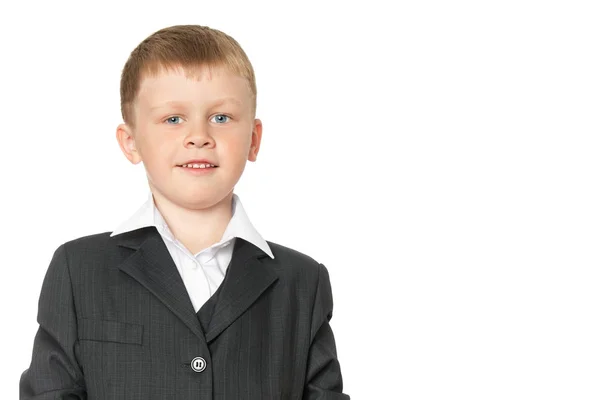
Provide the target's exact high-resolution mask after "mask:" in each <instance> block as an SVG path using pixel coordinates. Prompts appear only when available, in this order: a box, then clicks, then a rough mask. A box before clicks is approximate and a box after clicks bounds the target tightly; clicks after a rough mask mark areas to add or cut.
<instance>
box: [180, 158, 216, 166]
mask: <svg viewBox="0 0 600 400" xmlns="http://www.w3.org/2000/svg"><path fill="white" fill-rule="evenodd" d="M186 164H212V165H214V166H215V167H218V165H217V164H216V163H214V162H212V161H210V160H207V159H205V158H200V159H194V160H188V161H186V162H184V163H181V164H177V166H178V167H181V166H182V165H186Z"/></svg>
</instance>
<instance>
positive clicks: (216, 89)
mask: <svg viewBox="0 0 600 400" xmlns="http://www.w3.org/2000/svg"><path fill="white" fill-rule="evenodd" d="M198 77H199V79H197V78H195V77H190V78H189V79H188V78H186V76H185V72H184V70H183V69H181V70H179V71H178V72H171V71H167V70H163V72H162V73H161V74H160V75H158V76H156V77H146V78H144V79H143V80H142V82H141V84H140V90H139V93H138V97H137V99H136V101H135V104H134V107H133V109H134V118H135V130H134V129H132V127H130V126H128V125H126V124H121V125H119V126H118V128H117V140H118V141H119V145H120V147H121V150H122V151H123V153H124V154H125V156H126V157H127V158H128V159H129V161H131V162H132V163H133V164H137V163H139V162H140V161H142V162H143V163H144V167H145V169H146V175H147V177H148V183H149V185H150V187H151V189H152V192H153V193H154V194H155V196H160V197H164V198H167V199H168V200H169V201H170V202H173V203H176V204H178V205H179V206H182V207H186V208H189V209H204V208H208V207H211V206H213V205H215V204H216V203H218V202H220V201H222V200H223V199H225V198H226V197H227V196H228V195H230V194H231V192H232V190H233V188H234V186H235V184H236V183H237V182H238V180H239V179H240V177H241V175H242V172H243V171H244V168H245V166H246V160H249V161H256V156H257V154H258V150H259V147H260V140H261V135H262V124H261V121H260V120H259V119H254V116H253V115H252V102H251V100H252V98H251V91H250V88H249V85H248V83H247V81H246V80H245V79H244V78H242V77H240V76H238V75H234V74H232V73H230V72H228V71H227V70H225V69H224V68H214V69H213V70H212V71H209V70H208V69H207V68H203V69H201V74H199V76H198ZM198 159H206V160H208V161H209V162H211V163H212V164H215V165H217V166H218V167H217V168H211V169H206V170H204V169H201V170H197V169H192V170H190V169H187V168H185V167H180V166H179V165H181V164H185V163H186V162H187V161H189V160H198Z"/></svg>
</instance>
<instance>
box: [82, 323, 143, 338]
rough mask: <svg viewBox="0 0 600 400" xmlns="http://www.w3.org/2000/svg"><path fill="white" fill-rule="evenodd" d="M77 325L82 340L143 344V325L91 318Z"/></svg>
mask: <svg viewBox="0 0 600 400" xmlns="http://www.w3.org/2000/svg"><path fill="white" fill-rule="evenodd" d="M77 324H78V326H77V334H78V338H79V339H80V340H98V341H101V342H117V343H132V344H142V335H143V333H144V326H143V325H139V324H132V323H129V322H119V321H108V320H98V319H89V318H82V319H80V320H79V321H77Z"/></svg>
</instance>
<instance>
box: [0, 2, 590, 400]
mask: <svg viewBox="0 0 600 400" xmlns="http://www.w3.org/2000/svg"><path fill="white" fill-rule="evenodd" d="M12 3H13V4H11V5H3V6H2V9H1V10H0V22H1V23H0V26H1V28H0V30H1V32H0V40H1V49H2V53H1V55H0V60H1V62H0V68H1V69H2V70H1V74H0V80H1V82H0V83H1V88H2V89H1V95H0V96H1V97H0V99H1V100H0V101H1V102H2V103H1V104H0V106H1V110H2V116H3V118H2V123H1V125H0V126H1V130H2V144H1V146H0V152H1V153H0V163H1V165H0V167H1V168H0V173H1V174H2V176H1V177H0V178H1V181H2V189H1V192H2V196H1V201H2V204H1V210H2V229H1V235H2V239H3V240H2V243H3V250H2V256H3V263H2V267H3V268H2V274H3V277H4V279H3V280H2V291H1V296H2V298H1V302H0V304H1V307H2V310H1V312H2V321H3V322H2V329H1V333H0V334H1V335H2V337H1V340H0V343H2V348H1V354H2V356H3V357H4V362H2V363H0V369H1V371H0V376H1V377H2V378H1V379H2V384H1V387H2V391H3V392H4V393H5V394H8V396H4V395H3V398H16V397H17V387H18V380H19V377H20V374H21V373H22V372H23V371H24V370H25V369H26V368H27V367H28V365H29V362H30V360H31V351H32V346H33V338H34V335H35V332H36V330H37V326H38V325H37V322H36V314H37V306H38V305H37V301H38V297H39V291H40V288H41V283H42V280H43V277H44V274H45V272H46V269H47V267H48V264H49V261H50V259H51V256H52V253H53V251H54V250H55V249H56V248H57V247H58V246H59V245H60V244H61V243H63V242H65V241H67V240H71V239H73V238H76V237H79V236H83V235H88V234H93V233H99V232H107V231H112V230H113V229H114V228H115V227H116V226H117V225H118V224H119V223H120V222H121V221H122V220H123V219H125V218H126V217H128V216H129V215H130V214H131V213H132V212H133V211H134V210H135V209H137V207H139V205H140V204H141V203H142V202H143V201H144V200H145V196H146V193H147V192H146V190H147V183H146V180H145V173H144V170H143V165H142V164H139V165H136V166H133V165H131V164H130V163H129V162H128V161H127V160H126V159H125V157H124V156H123V154H122V153H121V151H120V149H119V147H118V145H117V141H116V139H115V129H116V126H117V125H118V124H119V123H120V122H121V115H120V111H119V79H120V73H121V68H122V67H123V65H124V63H125V61H126V59H127V57H128V55H129V53H130V52H131V51H132V50H133V49H134V47H135V46H136V45H137V44H138V43H139V42H140V41H141V40H143V39H144V38H145V37H147V36H148V35H150V34H151V33H153V32H154V31H156V30H158V29H160V28H163V27H166V26H170V25H175V24H188V23H189V24H201V25H208V26H211V27H213V28H217V29H220V30H222V31H224V32H226V33H228V34H230V35H231V36H233V37H234V38H235V39H236V40H238V42H239V43H240V44H241V45H242V47H243V48H244V49H245V50H246V52H247V54H248V56H249V57H250V59H251V61H252V63H253V65H254V68H255V71H256V75H257V84H258V113H257V117H259V118H261V119H262V121H263V124H264V130H263V142H262V147H261V151H260V154H259V157H258V161H257V162H256V163H248V165H247V167H246V171H245V173H244V176H243V177H242V180H241V181H240V183H239V184H238V186H236V192H237V193H238V194H239V195H240V197H241V199H242V200H243V203H244V206H245V208H246V211H247V212H248V214H249V216H250V218H251V219H252V221H253V223H254V224H255V226H256V228H257V229H258V230H259V232H260V233H261V234H262V235H263V237H265V238H266V239H267V240H270V241H273V242H276V243H280V244H283V245H285V246H288V247H292V248H295V249H297V250H299V251H301V252H304V253H306V254H308V255H310V256H312V257H313V258H315V259H317V260H318V261H320V262H322V263H324V264H325V265H326V266H327V268H328V270H329V273H330V277H331V283H332V288H333V295H334V312H333V319H332V320H331V324H332V327H333V330H334V333H335V335H336V341H337V348H338V354H339V360H340V362H341V366H342V373H343V377H344V391H345V392H346V393H348V394H350V395H351V396H352V398H353V399H415V400H416V399H436V400H437V399H461V400H464V399H477V400H480V399H503V400H504V399H511V400H512V399H528V400H529V399H578V400H583V399H598V398H600V385H599V379H600V378H599V375H600V322H599V313H598V309H599V305H600V290H599V284H600V282H599V281H600V274H599V271H598V266H599V258H600V254H599V246H598V243H599V239H600V212H599V204H600V190H599V178H600V177H599V171H600V161H599V160H600V157H599V155H598V152H599V145H600V137H599V135H598V133H599V129H598V128H599V112H598V111H599V106H600V79H599V76H600V75H599V73H600V56H599V54H600V51H599V50H600V24H599V23H598V21H599V20H600V13H599V10H598V8H597V7H596V4H597V3H596V2H592V1H589V2H583V1H573V0H571V1H537V2H534V1H523V0H520V1H496V2H492V1H452V2H449V1H410V2H383V1H369V2H361V3H352V2H348V1H344V2H342V1H340V2H314V3H309V2H306V1H303V2H297V3H294V4H291V3H287V2H272V3H267V2H261V1H251V2H248V1H246V2H238V3H234V2H227V1H210V2H203V1H188V2H183V1H179V2H178V1H161V2H149V1H144V2H139V3H137V4H136V3H134V2H123V1H121V2H118V3H117V4H115V5H105V4H102V3H97V4H96V5H95V6H91V5H88V3H87V2H73V3H72V4H67V3H65V2H62V3H61V2H56V1H53V2H42V1H39V2H37V3H32V2H28V3H25V2H23V3H21V2H12ZM350 3H352V4H354V5H352V4H350ZM3 4H4V3H3ZM140 368H143V366H140Z"/></svg>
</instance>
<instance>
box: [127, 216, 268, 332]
mask: <svg viewBox="0 0 600 400" xmlns="http://www.w3.org/2000/svg"><path fill="white" fill-rule="evenodd" d="M116 239H117V244H118V245H119V246H122V247H127V248H130V249H134V250H136V252H135V253H133V254H132V255H131V256H130V257H128V258H127V259H126V260H125V261H123V263H121V265H119V268H120V269H121V270H122V271H124V272H125V273H127V274H129V275H130V276H131V277H132V278H134V279H135V280H137V281H138V282H139V283H140V284H142V285H143V286H144V287H146V288H147V289H148V290H149V291H150V292H151V293H152V294H154V295H155V296H156V297H157V298H158V299H159V300H160V301H162V302H163V303H164V304H165V306H167V307H168V308H169V310H171V311H172V312H173V313H174V314H175V315H177V317H179V319H181V320H182V321H183V322H184V323H185V324H186V325H187V326H188V327H189V328H190V329H191V330H192V332H194V334H196V335H197V336H198V337H199V338H200V339H202V340H206V341H207V342H210V341H212V340H213V339H214V338H216V337H217V336H218V335H219V334H220V333H221V332H223V330H224V329H226V328H227V327H228V326H229V325H231V323H233V321H235V320H236V319H237V318H238V317H239V316H240V315H242V313H244V312H245V311H246V310H247V309H248V308H249V307H250V306H251V305H252V304H253V303H254V302H255V301H256V299H258V297H259V296H260V295H261V294H262V293H263V292H264V291H265V290H267V289H268V288H269V287H270V286H271V285H272V284H273V283H274V282H275V281H277V279H278V276H277V274H276V273H275V271H274V270H273V268H272V267H271V266H270V265H269V264H268V263H269V261H271V260H270V258H269V256H268V255H267V254H265V253H264V252H263V251H262V250H261V249H259V248H258V247H256V246H255V245H254V244H252V243H250V242H248V241H246V240H244V239H242V238H239V237H238V238H236V239H235V246H234V250H233V255H232V258H231V262H230V263H229V266H228V268H227V273H226V275H225V279H224V281H223V283H222V284H221V286H220V287H219V292H218V293H215V294H214V295H217V296H218V297H217V303H216V304H215V306H214V312H213V314H212V318H211V321H210V324H209V327H208V331H207V332H206V336H205V333H204V332H203V331H202V326H201V325H200V321H199V318H198V315H197V314H196V312H195V311H194V306H193V305H192V302H191V300H190V298H189V295H188V293H187V289H186V287H185V285H184V283H183V280H182V279H181V275H180V274H179V271H178V270H177V266H176V265H175V263H174V262H173V259H172V258H171V254H170V253H169V250H168V249H167V247H166V245H165V243H164V242H163V239H162V237H161V236H160V233H158V231H157V230H156V227H153V226H152V227H145V228H141V229H136V230H135V231H131V232H127V233H123V234H121V235H118V236H117V237H116ZM263 259H264V260H263ZM214 295H213V296H214ZM212 300H215V299H212ZM209 301H210V300H209Z"/></svg>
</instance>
